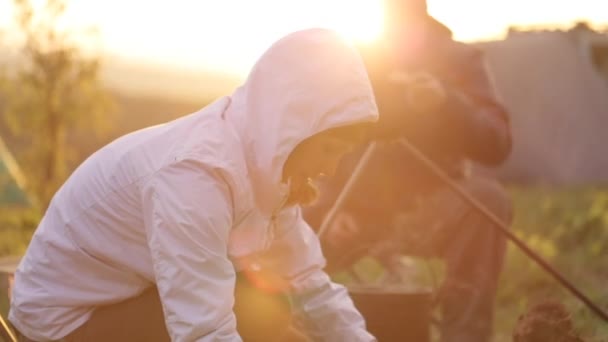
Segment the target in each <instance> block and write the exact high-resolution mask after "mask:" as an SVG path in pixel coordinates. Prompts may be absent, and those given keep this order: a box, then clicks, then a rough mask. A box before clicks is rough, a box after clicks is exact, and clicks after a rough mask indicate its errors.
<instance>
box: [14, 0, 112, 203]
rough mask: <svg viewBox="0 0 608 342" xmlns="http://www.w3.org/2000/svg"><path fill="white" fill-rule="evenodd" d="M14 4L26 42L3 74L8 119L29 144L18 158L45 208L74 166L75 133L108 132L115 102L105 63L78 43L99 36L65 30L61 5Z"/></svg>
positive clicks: (21, 0) (18, 0) (26, 0)
mask: <svg viewBox="0 0 608 342" xmlns="http://www.w3.org/2000/svg"><path fill="white" fill-rule="evenodd" d="M13 5H14V9H15V14H14V20H15V24H16V27H17V29H18V31H19V32H20V34H21V36H22V44H21V45H20V46H19V52H20V53H19V58H17V60H15V61H11V62H10V63H11V68H10V69H9V72H7V73H6V75H5V77H6V79H7V80H8V82H4V84H5V86H4V87H3V88H4V94H5V96H4V98H5V100H6V104H5V105H6V106H5V112H4V115H3V118H4V120H5V121H6V122H5V124H6V125H7V127H8V128H9V130H10V132H11V134H12V135H13V136H14V137H15V138H17V139H18V140H19V141H20V142H21V143H22V144H21V145H22V146H24V148H23V149H21V150H20V151H19V153H17V154H16V158H17V160H18V161H19V163H20V165H21V168H22V169H23V171H24V174H25V177H26V179H27V182H28V183H27V190H28V191H29V192H30V193H31V194H33V195H34V196H35V197H36V198H37V200H38V201H39V204H40V206H41V207H42V208H45V207H46V206H47V205H48V202H49V201H50V199H51V198H52V196H53V194H54V193H55V191H56V190H57V188H58V187H59V186H60V184H61V183H62V182H63V181H64V180H65V178H66V177H67V174H68V172H69V166H68V165H70V163H71V162H73V161H74V160H73V158H74V148H73V147H72V146H75V145H77V142H75V141H73V140H74V136H75V133H78V132H83V131H84V130H86V132H89V131H90V132H91V133H89V135H90V134H99V133H101V132H103V131H104V129H105V128H107V123H108V122H109V119H108V117H107V115H108V113H109V109H110V105H111V101H110V97H109V95H108V93H107V92H106V91H105V89H104V88H103V87H102V85H101V81H100V58H99V57H98V56H97V55H96V54H95V53H91V52H90V51H86V50H85V49H84V48H83V47H82V45H81V43H82V42H83V41H89V42H90V41H91V40H94V39H95V37H96V36H95V31H94V30H76V29H62V28H61V25H60V24H61V19H62V16H63V15H64V13H65V10H66V3H65V2H64V1H63V0H47V1H46V3H45V4H44V5H43V6H41V7H39V8H35V7H34V6H33V5H32V3H31V1H30V0H13Z"/></svg>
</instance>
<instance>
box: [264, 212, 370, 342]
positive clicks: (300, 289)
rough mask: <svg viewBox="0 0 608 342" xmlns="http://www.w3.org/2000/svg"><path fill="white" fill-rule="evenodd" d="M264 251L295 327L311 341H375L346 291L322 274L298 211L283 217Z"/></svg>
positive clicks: (311, 235) (316, 247)
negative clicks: (283, 284) (284, 285)
mask: <svg viewBox="0 0 608 342" xmlns="http://www.w3.org/2000/svg"><path fill="white" fill-rule="evenodd" d="M277 224H278V225H279V226H280V227H279V229H278V232H279V234H278V235H277V237H276V239H275V240H274V242H273V244H272V245H271V247H270V249H269V250H268V251H267V256H268V257H269V259H270V260H272V262H271V264H272V265H271V267H272V268H273V269H274V270H275V271H276V272H278V273H279V274H280V275H281V276H282V277H284V278H285V279H286V280H288V284H289V290H290V293H289V294H290V298H291V302H292V310H293V313H294V321H295V325H296V326H297V327H298V328H299V329H300V330H302V331H303V332H305V333H306V334H307V336H308V337H309V338H311V339H312V340H313V341H376V339H375V338H374V337H373V336H372V335H371V334H370V333H369V332H367V330H366V327H365V320H364V319H363V317H362V316H361V314H360V313H359V311H358V310H357V309H356V308H355V306H354V304H353V302H352V300H351V298H350V296H349V294H348V291H347V290H346V288H345V287H344V286H342V285H340V284H337V283H334V282H332V281H331V279H330V278H329V276H328V275H327V274H326V273H325V272H324V271H323V267H324V266H325V258H324V257H323V254H322V252H321V247H320V243H319V239H318V238H317V236H316V235H315V233H314V232H313V230H312V229H311V228H310V226H309V225H308V224H307V223H306V222H305V221H304V220H303V219H302V216H301V210H300V208H299V207H296V208H291V209H290V210H287V211H286V212H285V213H283V214H282V215H281V216H280V217H279V220H278V222H277Z"/></svg>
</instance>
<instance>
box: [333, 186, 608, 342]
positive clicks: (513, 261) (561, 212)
mask: <svg viewBox="0 0 608 342" xmlns="http://www.w3.org/2000/svg"><path fill="white" fill-rule="evenodd" d="M510 191H511V194H512V198H513V201H514V206H515V217H514V224H513V227H512V228H513V230H514V231H515V232H516V234H517V235H518V236H519V237H520V238H522V239H523V240H524V241H525V242H526V243H527V244H528V245H529V246H530V247H531V248H532V249H533V250H534V251H536V252H537V253H539V254H540V255H541V256H543V258H544V259H546V260H547V261H548V262H549V263H550V264H551V265H553V266H554V267H556V268H557V269H558V270H559V271H560V273H562V274H563V275H564V277H565V278H566V279H568V280H570V281H572V282H573V283H574V284H575V285H576V286H577V287H578V288H580V290H582V291H583V293H584V294H586V295H588V296H589V297H590V298H591V299H592V300H593V301H594V302H596V303H597V304H599V305H600V306H601V307H602V308H603V309H604V310H608V291H606V283H607V282H608V266H607V262H606V256H607V255H608V187H605V188H571V189H561V190H556V189H543V188H520V187H511V188H510ZM415 262H417V263H418V265H419V268H420V269H421V275H422V276H421V277H419V278H418V280H417V281H418V282H420V283H421V284H423V285H425V286H428V285H432V284H436V283H437V282H440V280H437V279H435V280H433V279H431V277H429V276H428V272H426V269H427V268H428V267H429V265H430V267H431V269H433V273H434V274H435V278H439V279H440V278H441V277H442V276H441V274H442V269H441V264H440V263H438V262H437V261H431V262H430V263H429V262H428V261H421V260H417V261H415ZM355 269H356V270H357V271H358V274H359V275H360V276H361V275H362V277H363V278H364V280H365V281H374V280H376V279H378V278H379V277H380V274H381V273H382V270H380V269H379V266H378V265H377V264H376V263H374V261H373V260H370V259H363V260H361V261H360V262H359V263H358V264H357V265H356V266H355ZM335 278H336V280H337V281H339V282H343V283H349V282H350V281H352V277H350V276H349V275H348V274H340V275H337V276H336V277H335ZM545 300H556V301H558V302H560V303H562V304H564V305H565V306H566V307H567V309H568V310H569V311H570V313H571V315H572V319H573V321H574V325H575V327H576V330H577V332H579V333H580V334H581V336H582V337H584V338H585V341H589V342H604V341H608V324H606V323H603V322H602V321H601V320H600V319H598V318H597V317H596V316H594V314H593V313H592V312H591V311H589V310H588V309H587V308H586V307H585V306H584V305H583V304H582V303H581V302H580V301H579V300H578V299H576V297H574V296H573V295H572V294H570V292H568V291H567V290H564V288H563V287H562V286H561V285H559V283H558V282H557V281H556V280H554V278H553V277H552V276H550V275H549V274H548V273H547V272H545V271H544V270H543V269H541V267H540V266H538V265H537V264H536V263H535V262H534V261H532V260H531V259H530V258H529V257H528V256H526V255H525V254H524V253H523V252H522V251H520V250H519V249H518V248H517V247H516V246H515V245H513V244H510V245H509V249H508V252H507V257H506V260H505V269H504V272H503V274H502V276H501V282H500V288H499V291H498V297H497V306H496V308H497V309H496V320H495V326H496V336H495V342H507V341H512V334H513V330H514V328H515V326H516V323H517V320H518V318H519V317H520V315H522V314H523V313H524V312H525V311H526V309H527V308H528V305H532V304H534V303H537V302H540V301H545Z"/></svg>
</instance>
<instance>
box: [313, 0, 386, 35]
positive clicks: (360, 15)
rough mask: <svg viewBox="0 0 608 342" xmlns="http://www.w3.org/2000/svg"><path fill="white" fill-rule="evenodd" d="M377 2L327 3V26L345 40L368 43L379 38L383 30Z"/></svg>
mask: <svg viewBox="0 0 608 342" xmlns="http://www.w3.org/2000/svg"><path fill="white" fill-rule="evenodd" d="M381 3H382V2H381V1H378V0H375V1H374V0H358V1H352V0H351V1H342V0H334V1H331V2H330V1H327V2H326V3H325V4H324V6H326V7H325V8H324V11H325V12H326V13H327V19H328V22H327V26H328V27H329V28H331V29H334V30H335V31H337V32H338V33H340V34H341V35H342V36H343V37H345V38H346V39H348V40H350V41H353V42H356V43H368V42H370V41H373V40H375V39H377V38H379V37H380V35H381V34H382V30H383V20H384V17H383V7H382V5H381Z"/></svg>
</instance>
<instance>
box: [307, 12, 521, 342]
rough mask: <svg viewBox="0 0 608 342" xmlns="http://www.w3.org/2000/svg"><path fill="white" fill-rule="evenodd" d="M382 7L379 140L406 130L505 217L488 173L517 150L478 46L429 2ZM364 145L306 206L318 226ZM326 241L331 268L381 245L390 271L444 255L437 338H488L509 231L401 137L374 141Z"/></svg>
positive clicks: (505, 207)
mask: <svg viewBox="0 0 608 342" xmlns="http://www.w3.org/2000/svg"><path fill="white" fill-rule="evenodd" d="M385 5H386V9H387V11H386V13H387V15H386V20H385V22H386V30H385V34H384V37H383V39H382V40H380V41H379V42H376V43H375V45H374V46H367V47H362V48H361V49H362V54H363V55H364V59H365V60H366V64H367V67H368V73H369V75H370V79H371V80H372V84H373V86H374V88H375V89H374V91H375V95H376V101H377V103H378V106H379V110H380V113H381V120H380V123H379V125H378V130H377V136H376V137H377V138H378V139H380V140H387V139H389V140H390V139H399V138H406V139H408V141H410V142H411V143H412V144H413V145H415V146H417V147H418V148H419V149H420V150H421V151H422V152H424V154H425V155H426V156H428V157H429V158H430V159H432V160H433V161H434V162H435V163H437V164H438V165H439V166H441V168H442V169H443V170H444V171H446V172H447V173H448V174H450V175H451V176H452V178H453V179H454V180H456V181H457V182H458V183H459V184H460V185H461V186H462V187H463V188H464V189H465V190H467V191H468V192H469V193H470V194H472V195H473V196H474V197H476V198H477V199H478V200H480V201H481V202H482V203H484V204H485V205H486V206H487V207H488V209H490V210H491V211H492V212H493V213H494V214H496V215H497V216H498V217H499V218H500V219H502V220H503V221H504V222H505V223H507V224H510V223H511V210H512V208H511V201H510V199H509V196H508V195H507V193H506V191H505V189H504V187H503V186H502V185H501V184H500V183H499V182H498V181H497V180H496V179H495V177H494V176H493V174H492V173H491V172H488V170H489V169H491V168H492V167H495V166H497V165H500V164H501V163H502V162H503V161H504V160H505V159H506V158H507V157H508V155H509V153H510V150H511V132H510V125H509V117H508V113H507V112H506V110H505V108H504V107H503V106H502V105H501V103H500V101H499V100H498V98H497V95H496V93H495V90H494V87H493V84H492V80H491V78H490V76H489V73H488V71H487V70H486V66H485V61H484V57H483V54H482V52H481V51H479V50H478V49H477V48H475V47H474V46H471V45H468V44H464V43H461V42H457V41H455V40H453V38H452V34H451V31H450V30H449V29H448V28H447V27H445V26H444V25H443V24H441V23H440V22H438V21H437V20H435V19H434V18H432V17H431V16H429V15H428V14H427V10H426V3H425V1H424V0H385ZM362 152H363V151H362V150H361V151H358V152H357V153H353V154H351V155H350V156H349V157H347V158H346V159H344V161H343V162H342V164H341V165H340V167H339V169H338V172H337V173H336V175H335V176H334V177H332V178H331V179H329V178H328V179H325V180H324V181H323V182H322V183H320V184H319V186H320V187H321V189H322V191H321V193H322V196H321V198H320V199H319V201H318V202H317V203H316V204H315V205H313V206H310V207H308V208H306V209H305V211H304V216H305V218H306V219H307V220H308V221H309V223H310V224H311V226H312V227H317V228H318V227H320V225H321V222H322V220H323V217H324V215H325V214H326V213H327V211H328V210H329V209H330V208H331V206H332V205H333V203H334V202H335V199H336V197H337V196H338V194H339V193H340V191H341V190H342V188H343V186H344V184H345V183H346V181H347V180H348V178H349V177H350V175H351V174H352V173H353V169H354V168H355V166H356V164H357V162H358V161H359V159H360V157H361V154H362ZM321 239H322V243H323V248H324V254H325V256H326V258H327V259H328V266H327V268H328V271H330V272H336V271H339V270H344V269H346V268H348V267H349V266H350V265H352V263H354V262H355V261H356V260H357V259H358V258H360V257H362V256H363V255H365V254H366V253H367V254H369V253H372V254H373V253H376V252H377V253H376V254H377V255H376V256H377V257H378V258H379V259H380V260H381V261H382V262H383V263H384V264H385V265H386V266H387V267H388V268H389V269H391V268H393V266H392V265H393V263H394V261H395V260H398V258H396V257H395V256H397V255H404V254H405V255H416V256H422V257H439V258H442V259H443V260H445V263H446V274H445V279H444V280H443V282H442V284H441V288H440V290H439V291H438V293H437V302H438V303H439V305H440V308H441V321H440V322H441V323H440V327H439V329H440V333H441V339H442V341H444V342H448V341H449V342H456V341H458V342H460V341H463V342H464V341H466V342H476V341H480V342H481V341H490V340H491V336H492V322H493V311H494V300H495V296H496V290H497V285H498V280H499V275H500V272H501V269H502V264H503V258H504V255H505V250H506V239H505V238H504V237H503V236H502V235H501V234H500V232H499V231H498V229H497V228H496V227H493V224H492V223H491V222H490V221H488V220H487V219H486V218H485V217H484V216H483V215H482V214H481V213H479V212H478V211H477V210H476V209H475V208H473V207H472V206H470V205H469V204H468V203H466V202H465V201H464V200H462V199H461V198H460V197H459V196H458V195H457V194H456V193H455V192H453V191H452V190H451V189H449V188H448V187H447V186H446V185H445V184H444V183H443V182H441V181H440V180H439V179H438V178H437V177H436V176H435V175H433V174H432V173H431V172H430V171H429V170H428V169H427V168H425V167H424V166H423V164H421V163H420V161H419V160H418V159H417V158H415V157H414V156H413V155H411V154H410V153H409V152H408V151H407V150H405V149H404V148H403V147H402V146H401V145H399V144H394V143H393V144H390V143H385V144H381V145H380V146H379V148H377V149H376V150H375V152H374V153H373V155H372V157H371V159H370V160H369V162H368V163H367V165H366V167H365V168H364V170H363V173H362V174H361V177H360V178H359V180H358V182H357V183H356V184H355V186H354V188H353V191H352V192H351V194H350V196H349V198H348V199H347V201H346V203H345V204H344V207H343V208H342V210H341V211H340V213H339V214H338V215H337V217H336V219H335V220H334V224H333V225H332V226H331V227H330V229H329V230H328V231H327V234H325V235H324V236H322V237H321ZM370 251H371V252H370ZM373 251H376V252H373Z"/></svg>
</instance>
